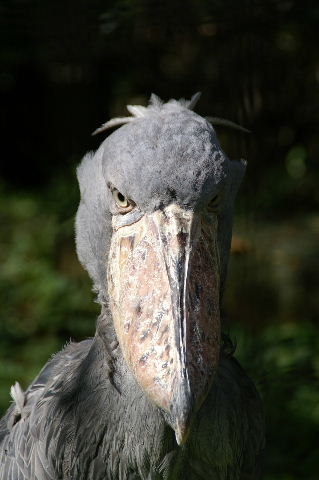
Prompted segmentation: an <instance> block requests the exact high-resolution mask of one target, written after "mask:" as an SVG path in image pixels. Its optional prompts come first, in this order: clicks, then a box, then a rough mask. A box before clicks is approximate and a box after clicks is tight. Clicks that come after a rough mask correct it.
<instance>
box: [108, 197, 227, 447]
mask: <svg viewBox="0 0 319 480" xmlns="http://www.w3.org/2000/svg"><path fill="white" fill-rule="evenodd" d="M216 230H217V220H216V219H215V220H214V221H211V222H209V223H206V222H204V221H203V220H202V219H201V218H200V217H199V215H197V214H195V213H193V212H192V211H186V210H183V209H182V208H181V207H179V206H177V205H170V206H168V207H166V208H165V209H163V210H157V211H155V212H154V213H152V214H145V215H144V216H143V217H142V219H140V220H139V221H137V222H136V223H134V224H132V225H129V226H124V227H120V228H118V229H117V228H116V227H115V226H114V232H113V236H112V242H111V248H110V255H109V264H108V289H109V297H110V307H111V311H112V315H113V320H114V325H115V330H116V334H117V336H118V340H119V343H120V346H121V348H122V352H123V355H124V358H125V360H126V362H127V364H128V366H129V368H130V369H131V371H132V372H133V374H134V376H135V378H136V379H137V382H138V383H139V385H140V386H141V387H142V389H143V390H144V391H145V393H146V394H147V395H148V397H149V398H150V399H151V400H152V401H153V402H154V403H155V404H156V405H158V406H159V407H161V408H162V409H164V410H165V411H166V412H167V413H168V417H169V418H170V422H171V424H172V427H173V428H174V430H175V433H176V440H177V442H178V443H179V444H182V443H184V442H185V441H186V439H187V435H188V432H189V428H190V423H191V419H192V416H193V413H194V411H195V410H197V409H198V408H199V407H200V405H201V404H202V402H203V400H204V399H205V396H206V394H207V392H208V390H209V387H210V385H211V382H212V379H213V376H214V373H215V371H216V368H217V365H218V358H219V346H220V318H219V261H218V249H217V239H216V237H217V232H216Z"/></svg>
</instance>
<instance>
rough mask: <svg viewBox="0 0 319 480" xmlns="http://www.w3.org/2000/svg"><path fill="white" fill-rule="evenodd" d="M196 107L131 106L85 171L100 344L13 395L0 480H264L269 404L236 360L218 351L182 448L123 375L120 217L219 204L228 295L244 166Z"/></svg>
mask: <svg viewBox="0 0 319 480" xmlns="http://www.w3.org/2000/svg"><path fill="white" fill-rule="evenodd" d="M196 100H197V97H195V98H194V97H193V99H192V100H191V101H189V102H186V101H181V102H177V101H175V100H172V101H170V102H168V103H166V104H163V102H161V100H160V99H158V97H156V96H153V97H152V101H151V104H150V106H149V107H140V106H131V107H130V108H129V111H130V113H132V114H133V117H132V118H131V117H128V118H130V120H128V121H122V122H120V120H121V119H117V120H116V121H115V122H113V123H112V124H111V123H109V124H106V125H107V126H111V125H112V126H114V125H118V124H120V123H127V124H125V125H124V126H122V127H121V128H120V129H118V130H117V131H115V132H114V133H112V135H110V136H109V137H108V138H107V139H106V140H105V141H104V142H103V143H102V144H101V146H100V148H99V149H98V150H97V152H96V153H95V154H88V155H87V156H86V157H85V158H84V159H83V161H82V163H81V165H80V166H79V168H78V179H79V184H80V190H81V202H80V206H79V209H78V213H77V218H76V243H77V252H78V256H79V259H80V261H81V263H82V264H83V266H84V267H85V268H86V270H87V271H88V273H89V275H90V276H91V278H92V280H93V284H94V289H95V291H96V293H97V297H98V300H99V302H100V304H101V315H100V316H99V318H98V321H97V328H96V333H95V336H94V338H92V339H90V340H86V341H83V342H80V343H77V344H75V343H71V344H69V345H67V346H66V347H65V348H64V349H63V350H62V351H61V352H59V353H58V354H56V355H55V356H54V357H53V358H52V359H51V360H50V361H49V362H48V363H47V364H46V366H45V367H44V368H43V369H42V371H41V372H40V374H39V376H38V377H37V378H36V379H35V381H34V382H33V383H32V384H31V385H30V387H29V388H28V389H27V390H26V392H22V391H21V388H20V387H19V386H18V384H16V385H15V387H12V397H13V399H14V402H13V404H12V405H11V407H10V408H9V410H8V411H7V413H6V415H5V416H4V417H3V419H2V420H1V421H0V480H57V479H68V480H70V479H73V480H93V479H94V480H124V479H128V480H142V479H143V480H175V479H176V480H177V479H186V480H187V479H188V480H195V479H203V480H204V479H207V480H210V479H212V480H213V479H214V480H226V479H229V480H236V479H254V478H259V473H260V472H259V470H260V458H261V455H262V451H263V446H264V434H263V415H262V407H261V402H260V399H259V396H258V394H257V392H256V389H255V387H254V385H253V383H252V381H251V380H250V379H249V378H248V377H247V375H246V374H245V372H244V371H243V370H242V368H241V367H240V365H239V364H238V362H237V361H236V360H235V359H234V357H233V356H232V353H230V352H227V349H226V348H221V354H220V358H219V365H218V369H217V373H216V375H215V377H214V380H213V383H212V386H211V388H210V390H209V392H208V394H207V397H206V399H205V401H204V403H203V405H202V406H201V408H200V409H199V411H198V412H197V413H196V415H194V419H193V423H192V428H191V433H190V436H189V438H188V441H187V442H186V443H185V444H184V445H181V446H179V445H178V444H177V443H176V440H175V434H174V431H173V429H172V428H171V426H170V420H169V415H168V414H167V413H164V412H163V410H162V409H161V408H159V407H158V406H156V405H155V404H154V403H153V402H152V401H150V400H149V398H148V396H147V395H146V394H145V393H144V391H143V389H142V388H141V387H140V385H139V384H138V383H137V381H136V379H135V376H134V374H133V373H132V371H131V369H130V368H129V366H128V365H127V362H126V360H125V357H124V356H123V352H122V349H121V347H120V345H119V343H118V338H117V335H116V333H115V330H114V325H113V318H112V313H111V310H110V307H109V297H108V288H107V264H108V263H109V262H110V261H111V259H110V258H108V252H109V249H110V244H111V241H112V228H111V224H112V217H116V221H117V222H122V223H123V224H125V222H129V223H132V224H134V222H137V221H138V219H139V218H140V217H142V216H143V215H146V214H148V213H150V214H151V213H152V212H154V211H157V210H161V209H164V208H165V206H167V205H170V204H171V203H176V204H178V205H180V206H181V207H183V208H185V209H188V210H192V211H193V210H194V211H195V210H196V211H197V210H198V211H199V210H200V211H205V209H206V206H207V205H208V204H209V202H210V200H211V199H212V198H216V195H218V196H219V198H220V201H219V205H218V209H217V210H216V212H215V213H214V215H216V216H217V217H218V237H217V246H218V251H219V259H220V279H221V280H220V295H222V290H223V288H224V281H225V276H226V269H227V263H228V254H229V248H230V240H231V228H232V211H233V203H234V197H235V195H236V192H237V189H238V187H239V184H240V182H241V179H242V176H243V174H244V170H245V164H244V162H238V161H230V160H229V159H228V158H227V156H226V155H225V153H224V152H223V151H222V149H221V147H220V145H219V142H218V139H217V137H216V134H215V131H214V129H213V127H212V126H211V125H210V124H209V123H208V122H207V121H206V120H205V119H203V118H202V117H200V116H199V115H197V114H195V113H194V112H192V111H191V110H190V108H193V107H194V105H195V103H196ZM122 120H123V119H122ZM124 120H125V119H124ZM126 120H127V119H126ZM101 128H102V127H101ZM104 128H105V125H104V126H103V128H102V129H104ZM106 128H107V127H106ZM113 186H115V187H116V189H118V190H119V191H120V192H121V193H122V194H123V195H124V196H125V197H126V198H128V199H132V200H134V205H135V208H134V209H133V210H132V211H131V212H129V213H127V214H126V215H123V216H121V215H119V213H118V211H117V210H116V207H115V205H114V200H113V197H112V187H113ZM113 220H114V219H113Z"/></svg>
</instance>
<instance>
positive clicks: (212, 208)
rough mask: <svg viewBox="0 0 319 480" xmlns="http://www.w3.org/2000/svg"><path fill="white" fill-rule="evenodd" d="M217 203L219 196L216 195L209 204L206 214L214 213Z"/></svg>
mask: <svg viewBox="0 0 319 480" xmlns="http://www.w3.org/2000/svg"><path fill="white" fill-rule="evenodd" d="M219 203H220V195H218V194H217V195H215V196H214V197H213V198H212V199H211V201H210V202H209V205H208V212H212V213H214V212H216V210H217V209H218V207H219Z"/></svg>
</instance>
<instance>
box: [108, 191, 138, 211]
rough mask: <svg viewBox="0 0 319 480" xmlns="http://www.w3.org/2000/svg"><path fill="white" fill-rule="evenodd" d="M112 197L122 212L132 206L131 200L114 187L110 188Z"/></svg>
mask: <svg viewBox="0 0 319 480" xmlns="http://www.w3.org/2000/svg"><path fill="white" fill-rule="evenodd" d="M112 196H113V199H114V201H115V203H116V205H117V206H118V208H119V209H120V211H121V212H122V213H127V212H130V211H131V210H132V209H133V208H134V204H133V202H131V201H130V200H129V199H128V198H127V197H125V195H123V193H121V192H119V190H117V189H116V188H113V190H112Z"/></svg>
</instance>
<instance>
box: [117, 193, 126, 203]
mask: <svg viewBox="0 0 319 480" xmlns="http://www.w3.org/2000/svg"><path fill="white" fill-rule="evenodd" d="M117 198H118V199H119V202H124V201H125V197H124V195H122V193H120V192H119V193H118V194H117Z"/></svg>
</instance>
